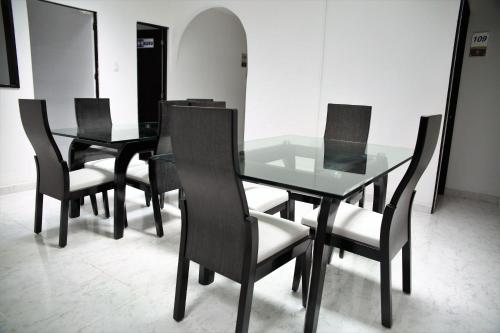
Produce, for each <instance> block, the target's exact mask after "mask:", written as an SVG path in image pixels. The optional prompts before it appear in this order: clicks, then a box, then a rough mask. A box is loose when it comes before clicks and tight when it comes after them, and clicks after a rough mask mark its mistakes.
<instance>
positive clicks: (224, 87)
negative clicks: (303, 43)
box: [169, 8, 247, 143]
mask: <svg viewBox="0 0 500 333" xmlns="http://www.w3.org/2000/svg"><path fill="white" fill-rule="evenodd" d="M178 50H179V51H178V55H177V61H176V64H175V70H174V73H175V74H174V82H172V83H173V84H172V85H171V87H170V88H171V89H170V90H171V94H170V96H169V99H186V98H213V99H214V100H222V101H226V105H227V107H228V108H235V109H237V110H238V142H240V143H241V142H243V138H244V129H245V98H246V83H247V39H246V33H245V29H244V28H243V25H242V24H241V21H240V20H239V19H238V17H237V16H236V15H235V14H234V13H232V12H231V11H229V10H227V9H224V8H211V9H208V10H205V11H203V12H201V13H200V14H198V15H197V16H196V17H194V18H193V19H192V20H191V22H189V24H188V25H187V27H186V29H185V30H184V33H183V35H182V37H181V40H180V43H179V49H178Z"/></svg>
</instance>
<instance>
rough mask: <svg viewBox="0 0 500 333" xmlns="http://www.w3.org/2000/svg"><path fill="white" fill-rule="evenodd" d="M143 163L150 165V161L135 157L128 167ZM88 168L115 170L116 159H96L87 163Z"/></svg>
mask: <svg viewBox="0 0 500 333" xmlns="http://www.w3.org/2000/svg"><path fill="white" fill-rule="evenodd" d="M142 165H146V166H147V165H148V162H146V161H143V160H137V159H133V160H131V161H130V163H129V164H128V168H129V169H130V168H134V167H138V166H142ZM85 167H86V168H93V169H100V170H106V171H111V172H114V170H115V159H114V158H103V159H101V160H95V161H90V162H86V163H85Z"/></svg>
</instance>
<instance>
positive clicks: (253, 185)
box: [242, 181, 266, 191]
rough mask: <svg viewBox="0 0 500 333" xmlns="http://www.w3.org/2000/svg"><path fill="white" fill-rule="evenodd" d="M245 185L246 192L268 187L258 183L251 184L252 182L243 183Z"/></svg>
mask: <svg viewBox="0 0 500 333" xmlns="http://www.w3.org/2000/svg"><path fill="white" fill-rule="evenodd" d="M242 183H243V188H244V189H245V191H246V190H250V189H252V188H258V187H266V186H265V185H260V184H257V183H251V182H245V181H242Z"/></svg>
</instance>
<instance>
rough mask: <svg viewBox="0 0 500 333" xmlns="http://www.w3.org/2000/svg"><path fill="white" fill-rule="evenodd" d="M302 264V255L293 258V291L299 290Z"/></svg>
mask: <svg viewBox="0 0 500 333" xmlns="http://www.w3.org/2000/svg"><path fill="white" fill-rule="evenodd" d="M304 264H305V263H304V260H303V258H302V256H298V257H297V258H296V259H295V269H294V271H293V283H292V290H293V291H297V290H299V284H300V278H301V275H302V267H303V266H304Z"/></svg>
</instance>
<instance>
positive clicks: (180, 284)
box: [174, 254, 189, 321]
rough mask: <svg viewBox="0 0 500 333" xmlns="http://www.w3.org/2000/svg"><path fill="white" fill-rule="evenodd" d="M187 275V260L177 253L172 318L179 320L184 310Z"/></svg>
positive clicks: (182, 316)
mask: <svg viewBox="0 0 500 333" xmlns="http://www.w3.org/2000/svg"><path fill="white" fill-rule="evenodd" d="M188 277H189V260H188V259H186V258H184V257H182V256H181V254H179V263H178V265H177V284H176V286H175V301H174V319H175V320H176V321H181V320H182V319H183V318H184V313H185V311H186V293H187V285H188Z"/></svg>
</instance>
